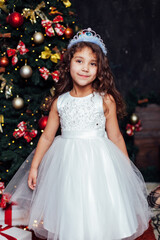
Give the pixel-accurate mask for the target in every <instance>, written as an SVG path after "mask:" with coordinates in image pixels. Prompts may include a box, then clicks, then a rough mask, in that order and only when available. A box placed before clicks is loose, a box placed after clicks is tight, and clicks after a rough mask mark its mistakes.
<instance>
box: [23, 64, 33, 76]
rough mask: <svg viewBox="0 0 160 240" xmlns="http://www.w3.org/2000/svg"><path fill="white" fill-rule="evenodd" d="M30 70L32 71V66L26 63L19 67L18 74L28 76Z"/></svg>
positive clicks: (30, 74) (30, 72)
mask: <svg viewBox="0 0 160 240" xmlns="http://www.w3.org/2000/svg"><path fill="white" fill-rule="evenodd" d="M32 72H33V71H32V68H31V67H30V66H29V65H27V64H25V65H24V66H23V67H21V69H20V75H21V77H23V78H30V77H31V76H32Z"/></svg>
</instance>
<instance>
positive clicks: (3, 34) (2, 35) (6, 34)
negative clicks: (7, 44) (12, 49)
mask: <svg viewBox="0 0 160 240" xmlns="http://www.w3.org/2000/svg"><path fill="white" fill-rule="evenodd" d="M0 37H1V38H11V33H0Z"/></svg>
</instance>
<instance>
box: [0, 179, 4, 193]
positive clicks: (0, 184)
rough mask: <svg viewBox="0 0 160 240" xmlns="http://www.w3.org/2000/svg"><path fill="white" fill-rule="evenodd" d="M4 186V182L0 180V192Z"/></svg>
mask: <svg viewBox="0 0 160 240" xmlns="http://www.w3.org/2000/svg"><path fill="white" fill-rule="evenodd" d="M4 189H5V187H4V182H0V194H2V193H3V191H4Z"/></svg>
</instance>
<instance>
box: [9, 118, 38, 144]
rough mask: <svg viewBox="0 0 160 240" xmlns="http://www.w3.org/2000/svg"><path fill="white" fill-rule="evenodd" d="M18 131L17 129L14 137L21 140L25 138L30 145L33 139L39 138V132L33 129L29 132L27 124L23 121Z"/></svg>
mask: <svg viewBox="0 0 160 240" xmlns="http://www.w3.org/2000/svg"><path fill="white" fill-rule="evenodd" d="M17 127H18V129H16V130H15V131H14V132H13V137H15V138H16V139H18V138H20V137H24V139H26V141H27V142H28V143H29V142H30V141H31V140H32V138H35V137H36V136H37V130H35V129H32V130H29V129H27V123H26V122H24V121H22V122H20V123H19V124H18V125H17Z"/></svg>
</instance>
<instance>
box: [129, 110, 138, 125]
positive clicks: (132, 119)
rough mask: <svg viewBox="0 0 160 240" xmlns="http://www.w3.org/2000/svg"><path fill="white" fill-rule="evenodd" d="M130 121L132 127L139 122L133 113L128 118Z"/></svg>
mask: <svg viewBox="0 0 160 240" xmlns="http://www.w3.org/2000/svg"><path fill="white" fill-rule="evenodd" d="M130 121H131V123H132V124H133V125H134V124H136V123H137V122H138V121H139V117H138V116H137V115H136V114H135V113H132V115H131V117H130Z"/></svg>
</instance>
